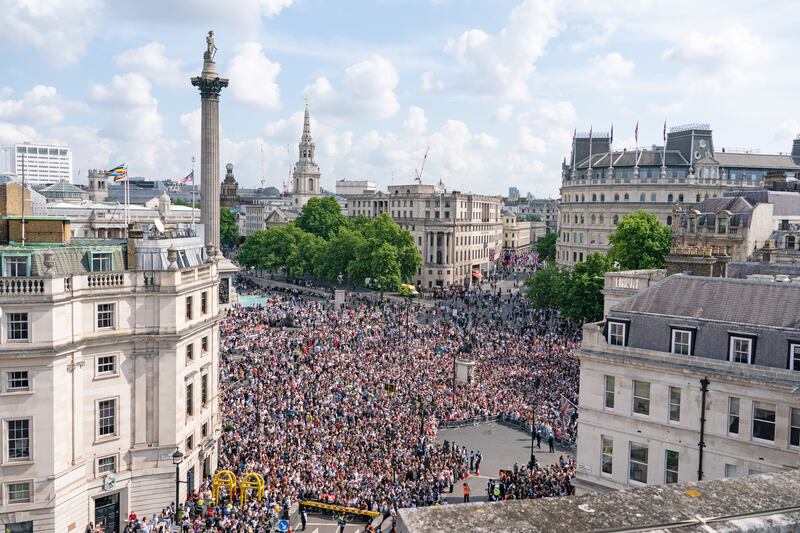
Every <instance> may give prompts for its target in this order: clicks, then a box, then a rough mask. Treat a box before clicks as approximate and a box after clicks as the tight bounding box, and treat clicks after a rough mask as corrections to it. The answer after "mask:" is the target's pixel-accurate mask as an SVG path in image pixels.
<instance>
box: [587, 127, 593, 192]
mask: <svg viewBox="0 0 800 533" xmlns="http://www.w3.org/2000/svg"><path fill="white" fill-rule="evenodd" d="M586 177H587V178H589V179H591V178H592V127H591V126H589V168H588V173H587V176H586Z"/></svg>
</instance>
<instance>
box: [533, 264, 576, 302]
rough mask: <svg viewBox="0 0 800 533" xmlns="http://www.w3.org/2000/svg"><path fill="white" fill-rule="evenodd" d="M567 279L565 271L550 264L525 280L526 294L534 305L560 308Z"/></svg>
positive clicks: (567, 275)
mask: <svg viewBox="0 0 800 533" xmlns="http://www.w3.org/2000/svg"><path fill="white" fill-rule="evenodd" d="M568 280H569V274H568V273H567V272H565V271H564V270H562V269H560V268H558V267H557V266H555V265H551V266H549V267H547V268H545V269H543V270H539V271H537V272H536V273H535V274H534V275H533V277H531V278H529V279H528V280H527V281H525V285H526V286H527V291H526V295H527V296H528V299H529V300H530V301H531V304H532V305H533V306H534V307H538V308H547V307H551V308H553V309H560V308H561V304H562V300H563V295H564V290H565V288H566V285H567V283H568Z"/></svg>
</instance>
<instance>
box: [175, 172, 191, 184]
mask: <svg viewBox="0 0 800 533" xmlns="http://www.w3.org/2000/svg"><path fill="white" fill-rule="evenodd" d="M193 182H194V170H192V171H191V172H189V173H188V174H187V175H186V177H185V178H181V179H179V180H178V183H181V184H186V183H193Z"/></svg>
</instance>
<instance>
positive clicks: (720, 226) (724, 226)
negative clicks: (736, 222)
mask: <svg viewBox="0 0 800 533" xmlns="http://www.w3.org/2000/svg"><path fill="white" fill-rule="evenodd" d="M717 233H719V234H720V235H723V234H726V233H728V217H719V218H718V219H717Z"/></svg>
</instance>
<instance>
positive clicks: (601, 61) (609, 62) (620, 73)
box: [588, 52, 634, 89]
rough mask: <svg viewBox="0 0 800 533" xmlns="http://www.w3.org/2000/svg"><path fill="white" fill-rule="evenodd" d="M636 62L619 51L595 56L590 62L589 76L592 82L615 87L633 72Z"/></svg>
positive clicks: (603, 86)
mask: <svg viewBox="0 0 800 533" xmlns="http://www.w3.org/2000/svg"><path fill="white" fill-rule="evenodd" d="M633 68H634V64H633V61H631V60H630V59H625V58H624V57H622V54H620V53H619V52H610V53H608V54H606V55H605V56H595V57H594V58H592V60H591V62H590V67H589V72H590V76H588V78H589V79H590V80H591V82H592V84H593V85H595V86H598V87H601V88H604V89H615V88H616V87H619V85H620V83H622V82H624V81H625V80H627V79H628V78H630V77H631V75H632V74H633Z"/></svg>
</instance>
